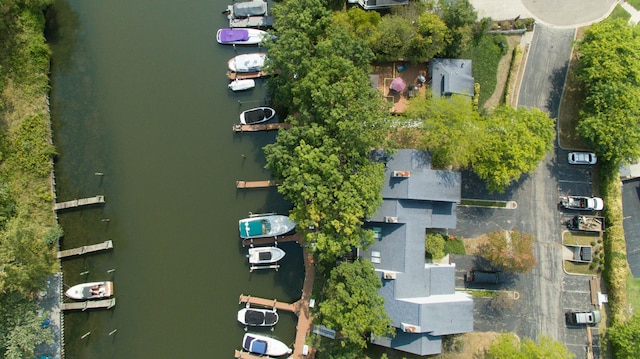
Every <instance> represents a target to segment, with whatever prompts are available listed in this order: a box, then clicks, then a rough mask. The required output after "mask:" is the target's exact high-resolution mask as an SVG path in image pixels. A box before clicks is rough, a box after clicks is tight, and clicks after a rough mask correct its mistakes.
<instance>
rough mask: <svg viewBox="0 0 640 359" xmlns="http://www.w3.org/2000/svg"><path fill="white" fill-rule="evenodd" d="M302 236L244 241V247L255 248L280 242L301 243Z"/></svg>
mask: <svg viewBox="0 0 640 359" xmlns="http://www.w3.org/2000/svg"><path fill="white" fill-rule="evenodd" d="M301 241H302V235H300V233H296V234H291V235H288V236H278V237H266V238H248V239H243V240H242V246H243V247H246V246H249V247H253V246H254V245H262V244H273V243H278V242H296V243H301Z"/></svg>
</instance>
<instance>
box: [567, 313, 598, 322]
mask: <svg viewBox="0 0 640 359" xmlns="http://www.w3.org/2000/svg"><path fill="white" fill-rule="evenodd" d="M565 319H566V320H567V324H572V325H588V324H598V323H600V320H601V317H600V311H599V310H592V311H579V310H571V311H568V312H566V313H565Z"/></svg>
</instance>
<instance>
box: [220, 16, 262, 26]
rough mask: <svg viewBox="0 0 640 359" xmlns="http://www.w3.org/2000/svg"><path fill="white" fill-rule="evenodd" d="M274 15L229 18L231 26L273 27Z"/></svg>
mask: <svg viewBox="0 0 640 359" xmlns="http://www.w3.org/2000/svg"><path fill="white" fill-rule="evenodd" d="M272 26H273V16H249V17H244V18H233V19H229V27H272Z"/></svg>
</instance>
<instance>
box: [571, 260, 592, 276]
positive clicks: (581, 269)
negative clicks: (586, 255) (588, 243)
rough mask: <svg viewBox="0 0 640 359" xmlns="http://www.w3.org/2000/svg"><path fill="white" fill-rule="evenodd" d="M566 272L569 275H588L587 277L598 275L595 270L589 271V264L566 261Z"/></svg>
mask: <svg viewBox="0 0 640 359" xmlns="http://www.w3.org/2000/svg"><path fill="white" fill-rule="evenodd" d="M564 270H565V271H567V273H574V274H586V275H597V274H598V272H597V271H596V270H595V269H589V264H588V263H576V262H571V261H564Z"/></svg>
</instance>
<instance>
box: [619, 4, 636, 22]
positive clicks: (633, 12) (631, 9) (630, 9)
mask: <svg viewBox="0 0 640 359" xmlns="http://www.w3.org/2000/svg"><path fill="white" fill-rule="evenodd" d="M620 6H622V8H623V9H625V10H627V12H628V13H629V14H631V19H629V23H630V24H637V23H638V22H640V11H638V10H636V8H634V7H633V6H631V4H629V3H627V2H621V3H620Z"/></svg>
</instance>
